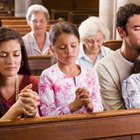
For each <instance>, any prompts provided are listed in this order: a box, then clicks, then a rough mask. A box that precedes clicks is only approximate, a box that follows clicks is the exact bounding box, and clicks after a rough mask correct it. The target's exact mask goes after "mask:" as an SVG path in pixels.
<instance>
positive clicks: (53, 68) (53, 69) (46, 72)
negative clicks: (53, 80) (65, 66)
mask: <svg viewBox="0 0 140 140" xmlns="http://www.w3.org/2000/svg"><path fill="white" fill-rule="evenodd" d="M57 67H58V66H57V64H53V65H52V66H50V67H48V68H46V69H44V70H43V71H42V73H41V76H42V75H43V76H44V75H50V74H51V73H52V72H56V71H57Z"/></svg>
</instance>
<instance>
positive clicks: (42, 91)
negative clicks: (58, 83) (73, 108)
mask: <svg viewBox="0 0 140 140" xmlns="http://www.w3.org/2000/svg"><path fill="white" fill-rule="evenodd" d="M51 77H53V76H52V75H50V73H49V72H48V73H46V72H43V73H42V75H41V77H40V82H39V96H40V98H41V103H40V110H41V114H42V115H43V116H55V115H63V114H70V113H71V112H70V109H69V105H68V104H66V103H65V101H64V102H62V103H61V104H59V100H58V99H56V96H55V92H54V85H53V80H52V78H51ZM58 104H59V105H58Z"/></svg>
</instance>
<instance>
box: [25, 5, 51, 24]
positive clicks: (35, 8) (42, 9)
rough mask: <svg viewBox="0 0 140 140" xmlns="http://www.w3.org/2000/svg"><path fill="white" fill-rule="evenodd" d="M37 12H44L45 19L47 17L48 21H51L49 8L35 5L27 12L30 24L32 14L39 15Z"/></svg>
mask: <svg viewBox="0 0 140 140" xmlns="http://www.w3.org/2000/svg"><path fill="white" fill-rule="evenodd" d="M37 12H43V13H44V14H45V17H46V20H47V21H48V20H49V19H50V14H49V12H48V10H47V8H45V7H44V6H42V5H39V4H33V5H31V6H30V7H29V8H28V10H27V14H26V20H27V23H28V24H29V22H30V20H31V16H32V14H33V13H37Z"/></svg>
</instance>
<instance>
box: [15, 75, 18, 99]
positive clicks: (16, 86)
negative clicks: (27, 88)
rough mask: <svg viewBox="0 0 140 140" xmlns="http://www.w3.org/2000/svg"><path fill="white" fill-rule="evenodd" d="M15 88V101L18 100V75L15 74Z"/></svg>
mask: <svg viewBox="0 0 140 140" xmlns="http://www.w3.org/2000/svg"><path fill="white" fill-rule="evenodd" d="M15 88H16V101H17V100H18V94H19V78H18V75H16V83H15Z"/></svg>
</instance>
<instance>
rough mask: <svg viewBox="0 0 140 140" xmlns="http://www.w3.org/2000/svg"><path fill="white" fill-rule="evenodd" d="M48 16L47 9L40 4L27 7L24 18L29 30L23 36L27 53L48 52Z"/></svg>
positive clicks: (41, 53)
mask: <svg viewBox="0 0 140 140" xmlns="http://www.w3.org/2000/svg"><path fill="white" fill-rule="evenodd" d="M49 18H50V15H49V12H48V10H47V9H46V8H45V7H44V6H42V5H38V4H34V5H31V6H30V7H29V8H28V10H27V15H26V20H27V23H28V24H29V26H30V27H31V32H30V33H28V34H26V35H25V36H23V41H24V43H25V47H26V50H27V55H43V54H46V53H48V46H49V39H48V36H49V35H48V32H46V28H47V22H48V20H49Z"/></svg>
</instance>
